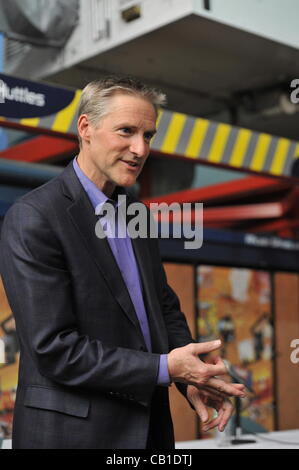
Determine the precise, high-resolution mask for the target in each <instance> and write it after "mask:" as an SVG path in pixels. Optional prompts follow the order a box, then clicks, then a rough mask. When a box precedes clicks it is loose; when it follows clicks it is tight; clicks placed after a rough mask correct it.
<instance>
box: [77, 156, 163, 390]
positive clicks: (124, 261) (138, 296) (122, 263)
mask: <svg viewBox="0 0 299 470" xmlns="http://www.w3.org/2000/svg"><path fill="white" fill-rule="evenodd" d="M73 166H74V170H75V172H76V175H77V176H78V178H79V181H80V183H81V184H82V186H83V188H84V189H85V191H86V193H87V195H88V197H89V199H90V202H91V203H92V206H93V208H94V210H96V209H97V211H96V213H98V211H99V207H100V206H101V205H104V204H105V202H107V201H108V200H109V199H108V197H107V196H106V195H105V194H104V193H103V192H102V191H101V190H100V189H99V188H98V187H97V186H96V185H95V184H94V183H93V182H92V181H91V180H90V179H89V178H88V177H87V176H86V175H85V174H84V173H83V171H82V170H81V168H80V167H79V165H78V163H77V157H75V158H74V160H73ZM100 220H101V219H100ZM105 223H106V224H109V219H107V218H105ZM103 229H104V230H105V233H106V234H107V235H108V236H107V238H108V242H109V245H110V248H111V250H112V252H113V255H114V257H115V259H116V262H117V264H118V266H119V269H120V271H121V274H122V277H123V279H124V281H125V284H126V286H127V289H128V292H129V294H130V297H131V300H132V302H133V305H134V308H135V311H136V314H137V317H138V320H139V324H140V327H141V330H142V333H143V336H144V340H145V344H146V346H147V349H148V351H149V352H151V350H152V345H151V336H150V329H149V324H148V318H147V314H146V310H145V306H144V301H143V296H142V289H141V282H140V276H139V272H138V267H137V263H136V258H135V255H134V251H133V247H132V242H131V238H130V237H129V236H128V235H126V237H124V238H121V237H120V238H117V237H109V227H107V226H103ZM107 229H108V230H107ZM157 384H158V385H164V386H168V385H170V378H169V372H168V365H167V354H162V355H161V356H160V365H159V374H158V381H157Z"/></svg>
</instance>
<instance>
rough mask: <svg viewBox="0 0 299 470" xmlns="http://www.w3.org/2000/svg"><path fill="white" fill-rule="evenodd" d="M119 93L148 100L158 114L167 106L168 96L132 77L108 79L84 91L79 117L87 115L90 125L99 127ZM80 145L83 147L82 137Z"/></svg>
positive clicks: (94, 83) (96, 82)
mask: <svg viewBox="0 0 299 470" xmlns="http://www.w3.org/2000/svg"><path fill="white" fill-rule="evenodd" d="M117 93H122V94H127V95H132V96H137V97H140V98H144V99H146V100H148V101H149V102H150V103H151V104H152V105H153V107H154V109H155V110H156V112H158V108H159V107H160V106H163V105H165V104H166V95H165V94H164V93H162V92H161V91H160V90H157V89H156V88H152V87H150V86H147V85H145V84H144V83H142V82H140V81H139V80H137V79H135V78H132V77H117V76H115V77H108V78H104V79H101V80H95V81H93V82H90V83H88V85H86V87H85V88H84V89H83V92H82V95H81V99H80V103H79V108H78V117H79V116H81V115H82V114H87V116H88V117H89V120H90V123H91V124H92V125H93V126H95V127H96V126H97V125H98V124H99V121H100V120H101V118H103V117H104V116H105V115H106V114H107V113H108V103H109V100H110V98H111V97H112V96H114V95H115V94H117ZM78 138H79V144H80V146H81V137H80V136H78Z"/></svg>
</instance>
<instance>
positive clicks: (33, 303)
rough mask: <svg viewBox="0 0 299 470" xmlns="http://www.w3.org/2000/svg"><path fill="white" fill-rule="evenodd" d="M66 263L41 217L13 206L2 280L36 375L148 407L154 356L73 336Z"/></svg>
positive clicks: (4, 245)
mask: <svg viewBox="0 0 299 470" xmlns="http://www.w3.org/2000/svg"><path fill="white" fill-rule="evenodd" d="M70 243H71V240H70ZM65 263H66V262H65V257H64V255H63V252H62V246H61V243H60V242H59V240H58V239H57V237H56V235H55V232H54V230H53V229H52V227H51V224H50V221H49V220H47V217H46V215H45V214H42V213H41V212H40V211H39V210H38V209H36V208H35V207H34V206H33V205H31V204H30V203H27V202H24V201H19V202H17V203H15V204H14V205H13V206H12V207H11V208H10V209H9V211H8V212H7V214H6V216H5V220H4V223H3V227H2V233H1V275H2V280H3V284H4V288H5V291H6V295H7V298H8V301H9V304H10V306H11V309H12V311H13V313H14V316H15V318H16V324H17V331H18V335H19V339H20V343H21V347H22V348H26V350H27V352H29V354H30V355H31V357H32V359H33V360H34V362H35V364H36V366H37V368H38V370H39V372H40V373H41V374H42V375H43V376H45V377H47V378H48V379H50V380H52V381H54V382H57V383H59V384H62V385H65V386H68V387H80V388H86V389H91V390H95V391H102V392H108V393H110V394H116V395H117V394H119V392H121V394H122V395H124V396H126V397H128V399H130V400H134V401H137V402H140V403H141V404H143V405H145V406H147V405H148V404H149V402H150V399H151V396H152V393H153V391H154V387H155V385H156V382H157V375H158V369H159V357H160V356H159V355H158V354H149V353H145V352H142V351H137V350H130V349H125V348H117V347H115V348H111V347H107V346H105V344H104V343H103V342H101V341H99V340H96V339H91V338H89V337H88V336H86V335H81V334H79V332H78V330H77V327H76V318H75V314H74V309H73V306H72V303H73V301H72V288H73V286H72V282H71V277H70V273H69V271H68V269H67V266H66V265H65Z"/></svg>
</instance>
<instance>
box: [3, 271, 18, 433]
mask: <svg viewBox="0 0 299 470" xmlns="http://www.w3.org/2000/svg"><path fill="white" fill-rule="evenodd" d="M0 342H1V344H2V345H4V348H3V349H4V357H2V358H1V361H0V439H1V438H5V439H10V438H11V431H12V420H13V409H14V403H15V394H16V389H17V381H18V365H19V344H18V340H17V336H16V328H15V321H14V319H13V317H12V314H11V310H10V307H9V305H8V302H7V299H6V295H5V292H4V288H3V284H2V282H1V280H0Z"/></svg>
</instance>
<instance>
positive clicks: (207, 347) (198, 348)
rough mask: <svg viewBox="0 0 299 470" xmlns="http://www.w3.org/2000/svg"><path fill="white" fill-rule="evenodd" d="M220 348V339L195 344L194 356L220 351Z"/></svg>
mask: <svg viewBox="0 0 299 470" xmlns="http://www.w3.org/2000/svg"><path fill="white" fill-rule="evenodd" d="M220 346H221V341H220V339H217V340H215V341H206V342H204V343H193V354H194V355H198V354H206V353H209V352H212V351H215V350H216V349H219V348H220Z"/></svg>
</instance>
